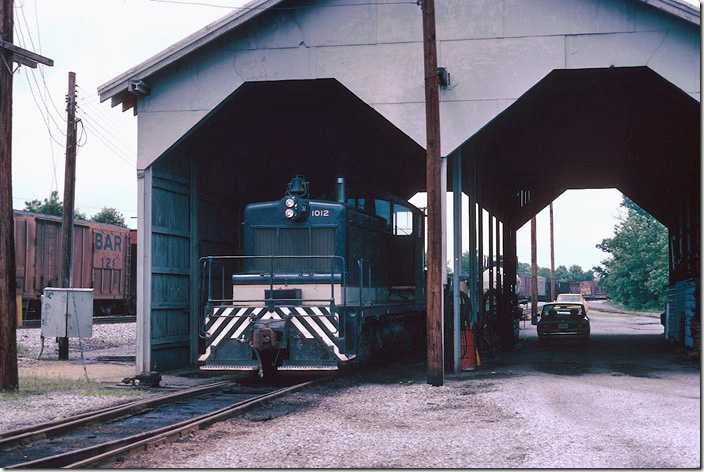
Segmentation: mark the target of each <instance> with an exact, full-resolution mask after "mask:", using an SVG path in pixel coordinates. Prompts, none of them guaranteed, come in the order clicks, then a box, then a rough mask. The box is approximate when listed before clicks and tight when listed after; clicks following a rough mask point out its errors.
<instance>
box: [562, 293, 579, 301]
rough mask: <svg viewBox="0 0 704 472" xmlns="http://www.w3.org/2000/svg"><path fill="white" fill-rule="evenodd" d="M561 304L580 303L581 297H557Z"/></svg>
mask: <svg viewBox="0 0 704 472" xmlns="http://www.w3.org/2000/svg"><path fill="white" fill-rule="evenodd" d="M558 298H559V299H560V301H561V302H581V301H582V296H581V295H558Z"/></svg>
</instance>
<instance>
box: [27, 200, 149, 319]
mask: <svg viewBox="0 0 704 472" xmlns="http://www.w3.org/2000/svg"><path fill="white" fill-rule="evenodd" d="M14 217H15V218H14V220H15V261H16V277H17V288H18V289H19V290H21V291H22V308H23V313H25V318H27V315H29V317H30V318H36V317H37V316H38V314H39V310H40V297H41V295H42V292H43V290H44V288H45V287H58V286H60V282H59V268H60V264H61V239H62V236H61V218H60V217H56V216H48V215H40V214H36V213H29V212H25V211H17V210H15V212H14ZM135 240H136V238H135ZM130 242H131V241H130V230H129V229H127V228H122V227H119V226H114V225H107V224H102V223H94V222H91V221H76V222H75V224H74V232H73V264H72V286H73V287H79V288H93V289H95V290H94V292H93V293H94V300H95V314H96V315H98V314H111V313H115V314H120V313H128V312H129V310H130V309H131V308H132V306H133V305H134V297H133V295H132V293H133V289H132V288H133V287H134V285H133V283H131V282H132V281H131V280H130V279H131V277H130V276H131V275H132V274H131V273H130V272H131V270H130V269H131V267H130V259H131V252H132V251H131V249H132V248H131V246H130ZM135 243H136V241H135Z"/></svg>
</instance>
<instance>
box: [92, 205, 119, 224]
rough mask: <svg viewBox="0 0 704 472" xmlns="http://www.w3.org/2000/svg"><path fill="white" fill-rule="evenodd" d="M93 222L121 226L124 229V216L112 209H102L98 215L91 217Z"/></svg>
mask: <svg viewBox="0 0 704 472" xmlns="http://www.w3.org/2000/svg"><path fill="white" fill-rule="evenodd" d="M92 220H93V221H95V222H96V223H106V224H109V225H116V226H122V227H123V228H126V227H127V225H126V224H125V216H124V215H123V214H122V213H120V212H119V211H117V210H116V209H114V208H109V207H104V208H103V209H102V210H100V211H99V212H98V213H96V214H95V215H93V218H92Z"/></svg>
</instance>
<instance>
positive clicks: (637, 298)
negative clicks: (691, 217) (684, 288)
mask: <svg viewBox="0 0 704 472" xmlns="http://www.w3.org/2000/svg"><path fill="white" fill-rule="evenodd" d="M621 206H622V207H624V208H626V210H627V214H626V216H625V217H623V216H622V217H621V218H619V220H620V222H619V223H618V224H617V225H616V228H615V234H614V237H613V238H606V239H604V240H603V241H602V242H601V243H600V244H597V247H598V248H599V249H601V250H602V251H604V252H606V253H608V254H609V257H608V258H607V259H605V260H603V261H602V262H601V265H600V266H598V267H595V268H594V269H595V270H596V272H597V274H598V276H599V285H600V286H602V287H603V288H604V289H606V291H607V292H608V293H609V295H610V296H611V298H612V299H614V300H616V301H617V302H619V303H622V304H624V305H625V306H627V307H629V308H634V309H656V310H662V309H663V306H664V305H665V302H666V300H667V290H666V287H667V284H668V281H669V273H668V260H667V258H668V254H667V229H666V228H665V227H664V226H663V225H661V224H660V223H659V222H658V221H657V220H656V219H655V218H653V217H652V216H650V215H649V214H648V213H647V212H645V211H644V210H643V209H642V208H640V207H639V206H638V205H636V204H635V203H634V202H633V201H632V200H630V199H628V198H627V197H624V198H623V202H622V203H621Z"/></svg>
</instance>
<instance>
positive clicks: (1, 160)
mask: <svg viewBox="0 0 704 472" xmlns="http://www.w3.org/2000/svg"><path fill="white" fill-rule="evenodd" d="M12 3H13V1H12V0H0V34H2V39H3V40H4V41H8V42H12V27H13V25H12V14H13V11H14V10H13V5H12ZM0 55H2V61H1V62H2V63H0V212H2V214H1V215H0V390H15V389H17V385H18V378H17V335H16V329H17V317H16V313H17V301H16V298H15V297H16V295H15V291H16V283H17V282H16V280H15V230H14V224H13V221H14V220H13V216H12V69H10V68H11V67H12V52H10V51H8V50H7V49H5V48H3V49H0ZM8 69H9V70H8Z"/></svg>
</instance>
